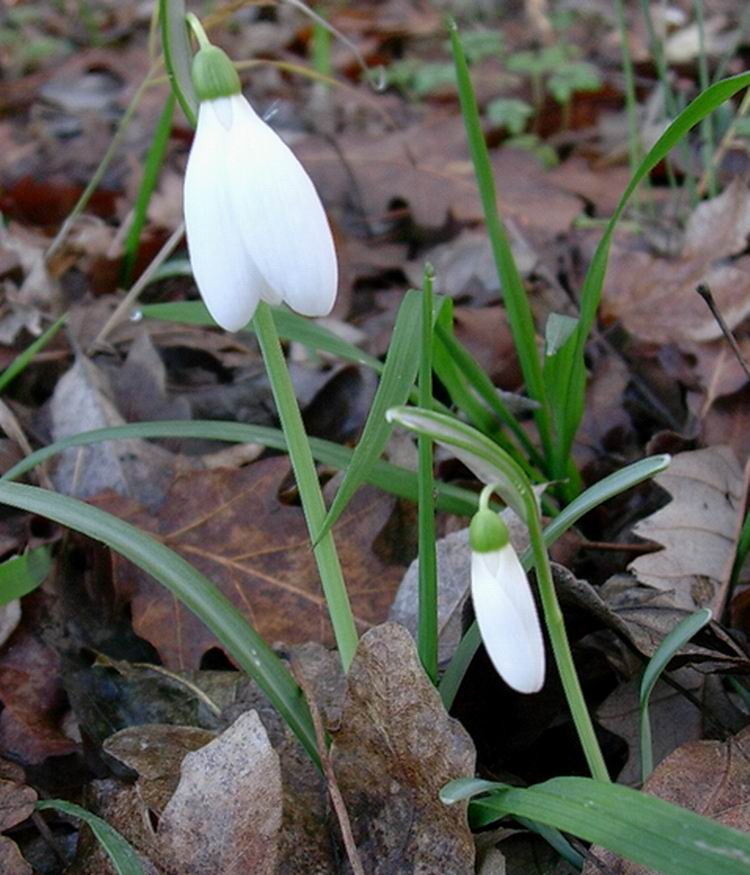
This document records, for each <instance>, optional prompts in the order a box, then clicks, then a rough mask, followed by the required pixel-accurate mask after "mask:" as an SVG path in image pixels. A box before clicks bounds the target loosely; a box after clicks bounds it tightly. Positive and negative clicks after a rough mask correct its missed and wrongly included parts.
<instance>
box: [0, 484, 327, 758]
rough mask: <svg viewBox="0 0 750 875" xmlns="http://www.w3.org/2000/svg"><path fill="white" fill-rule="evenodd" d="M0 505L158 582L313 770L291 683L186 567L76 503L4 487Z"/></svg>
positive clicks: (308, 729) (309, 728)
mask: <svg viewBox="0 0 750 875" xmlns="http://www.w3.org/2000/svg"><path fill="white" fill-rule="evenodd" d="M0 504H7V505H10V506H11V507H17V508H19V509H21V510H25V511H28V512H29V513H35V514H39V516H43V517H47V518H48V519H51V520H54V521H55V522H56V523H59V524H60V525H62V526H67V527H68V528H70V529H73V530H74V531H76V532H81V533H82V534H84V535H87V536H88V537H89V538H94V540H96V541H101V542H102V543H104V544H106V545H107V546H108V547H110V548H111V549H112V550H115V551H117V552H118V553H120V554H121V555H122V556H124V557H125V558H126V559H129V560H130V561H131V562H133V563H134V564H135V565H137V566H138V567H139V568H142V569H143V570H144V571H146V572H147V573H148V574H150V575H151V576H152V577H153V578H155V579H156V580H158V581H159V583H161V584H162V585H163V586H165V587H166V588H167V589H168V590H169V591H170V592H171V593H172V594H173V595H174V596H175V598H177V599H179V600H180V601H181V602H182V603H183V604H184V605H185V607H187V608H188V610H190V611H192V612H193V613H194V614H195V615H196V617H198V618H199V619H200V620H202V621H203V622H204V623H205V625H206V626H207V627H208V628H209V629H210V630H211V631H212V632H213V634H214V635H215V636H216V637H217V639H218V640H219V641H221V643H222V644H223V645H224V647H225V648H226V649H227V652H228V653H229V654H230V655H231V656H232V657H233V658H234V659H235V660H236V661H237V663H238V664H239V665H240V666H241V668H242V669H243V670H244V671H246V672H247V673H248V674H249V675H250V677H252V678H253V679H254V680H255V681H256V682H257V683H258V686H259V687H260V688H261V689H262V690H263V692H264V693H265V694H266V695H267V696H268V698H269V700H270V701H271V702H272V704H273V705H274V706H275V707H276V709H277V710H278V711H279V713H280V714H281V716H282V717H283V718H284V719H285V720H286V722H287V723H288V724H289V726H290V727H291V729H292V730H293V732H294V733H295V735H296V736H297V738H298V739H299V740H300V742H301V743H302V745H303V746H304V748H305V750H306V751H307V753H308V754H309V756H310V757H311V759H312V760H313V762H315V763H316V764H318V765H319V756H318V748H317V743H316V740H315V730H314V728H313V724H312V718H311V717H310V712H309V710H308V707H307V704H306V702H305V699H304V696H303V695H302V693H301V691H300V689H299V687H298V686H297V683H296V682H295V681H294V679H293V678H292V676H291V675H290V674H289V672H288V671H287V670H286V668H285V667H284V665H283V663H282V662H281V660H280V659H279V658H278V656H276V654H275V653H274V652H273V650H271V648H270V647H269V646H268V644H266V642H265V641H264V640H263V639H262V638H261V637H260V635H258V633H257V632H256V631H255V629H253V627H252V626H251V625H250V624H249V623H248V622H247V620H245V618H244V617H243V616H242V614H240V612H239V611H238V610H237V609H236V608H235V607H234V605H233V604H232V603H231V602H230V601H229V600H228V599H227V598H226V597H225V596H224V595H223V594H222V593H221V592H220V591H219V590H218V589H217V588H216V587H215V586H214V585H213V584H212V583H211V581H210V580H208V579H207V578H206V577H204V576H203V575H202V574H201V573H200V572H199V571H197V570H196V569H195V568H193V566H192V565H190V563H188V562H186V561H185V560H184V559H183V558H182V557H181V556H179V555H178V554H177V553H175V552H174V551H173V550H170V549H169V547H166V546H165V545H164V544H161V543H159V542H158V541H157V540H155V539H154V538H152V537H151V536H149V535H146V534H144V533H143V532H142V531H141V530H140V529H137V528H136V527H135V526H132V525H130V524H129V523H126V522H124V521H123V520H120V519H117V517H114V516H112V515H111V514H108V513H105V512H104V511H103V510H100V509H99V508H96V507H92V506H91V505H88V504H86V503H85V502H83V501H79V500H78V499H76V498H69V497H67V496H65V495H58V494H57V493H55V492H50V491H48V490H46V489H39V488H38V487H36V486H22V485H20V484H18V483H8V482H7V481H4V482H1V483H0Z"/></svg>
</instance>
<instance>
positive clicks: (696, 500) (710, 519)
mask: <svg viewBox="0 0 750 875" xmlns="http://www.w3.org/2000/svg"><path fill="white" fill-rule="evenodd" d="M654 482H655V483H657V484H658V485H659V486H661V487H662V488H663V489H666V491H667V492H668V493H669V494H670V495H671V496H672V500H671V501H670V503H669V504H667V505H666V507H663V508H662V509H661V510H658V511H656V513H653V514H651V515H650V516H648V517H646V519H643V520H641V521H640V522H639V523H637V524H636V525H635V526H634V528H633V531H634V532H635V534H637V535H639V536H640V537H642V538H644V539H646V540H650V541H656V542H657V543H659V544H663V545H664V549H663V550H659V551H658V552H656V553H648V554H647V555H645V556H639V557H638V558H637V559H635V560H634V561H633V562H631V563H630V565H629V566H628V570H629V571H631V572H632V573H633V574H634V575H635V576H636V577H637V578H638V580H640V581H641V583H644V584H646V585H647V586H653V587H656V588H657V589H661V590H669V591H672V592H673V593H674V596H673V598H674V604H675V606H676V607H680V608H687V609H690V610H692V609H693V608H700V607H710V608H712V610H713V611H714V613H715V614H716V615H717V616H718V615H719V614H720V613H721V609H722V606H723V601H724V598H725V594H726V587H727V585H728V581H729V575H730V573H731V571H732V563H733V562H734V554H735V548H736V543H737V541H736V539H737V534H738V532H739V527H740V525H741V524H742V513H743V510H744V501H745V494H746V486H745V484H744V478H743V474H742V469H741V468H740V467H739V465H738V464H737V460H736V458H735V456H734V454H733V453H732V451H731V450H729V449H728V448H727V447H709V448H708V449H705V450H696V451H694V452H688V453H680V454H678V455H677V456H675V457H674V458H673V459H672V462H671V464H670V466H669V468H668V469H667V470H666V471H663V472H662V473H661V474H658V475H657V476H656V477H655V478H654Z"/></svg>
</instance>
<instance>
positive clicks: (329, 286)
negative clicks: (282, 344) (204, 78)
mask: <svg viewBox="0 0 750 875" xmlns="http://www.w3.org/2000/svg"><path fill="white" fill-rule="evenodd" d="M231 100H233V101H234V106H233V109H234V119H233V127H232V137H231V142H230V147H229V156H228V168H229V170H228V173H229V179H230V186H229V196H230V199H231V202H232V207H233V213H234V215H235V217H236V218H237V220H238V222H239V224H240V227H241V230H242V236H243V240H244V242H245V245H246V246H247V247H248V252H249V254H250V256H251V258H252V260H253V261H254V262H255V264H256V265H257V267H258V269H259V270H260V272H261V273H262V274H263V276H264V277H265V279H266V281H267V283H268V285H269V286H270V287H271V288H272V289H273V290H274V291H276V292H277V293H278V294H280V295H281V296H282V297H283V299H284V300H285V301H286V302H287V304H289V306H290V307H291V308H292V309H294V310H296V311H297V312H298V313H302V314H303V315H305V316H325V315H327V314H328V313H330V311H331V309H332V308H333V304H334V302H335V299H336V288H337V285H338V266H337V263H336V251H335V249H334V245H333V237H332V235H331V229H330V227H329V225H328V220H327V219H326V215H325V212H324V210H323V206H322V204H321V203H320V198H319V197H318V193H317V192H316V191H315V187H314V185H313V184H312V181H311V180H310V177H309V176H308V175H307V173H306V172H305V170H304V168H303V167H302V165H301V164H300V163H299V161H298V160H297V159H296V158H295V156H294V154H293V153H292V151H291V150H290V149H289V147H288V146H287V145H286V144H285V143H284V142H283V141H282V140H281V139H280V137H279V136H278V135H277V134H276V133H274V131H272V130H271V128H269V127H268V125H267V124H266V123H265V122H263V121H262V120H261V119H260V118H259V117H258V116H257V114H256V113H255V111H254V110H253V109H252V107H251V106H250V104H249V103H248V102H247V101H246V100H245V99H244V97H242V96H241V95H237V96H235V97H233V98H231Z"/></svg>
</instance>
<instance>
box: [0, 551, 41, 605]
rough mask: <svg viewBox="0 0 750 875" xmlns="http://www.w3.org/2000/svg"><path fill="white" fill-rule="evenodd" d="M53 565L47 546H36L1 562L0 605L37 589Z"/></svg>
mask: <svg viewBox="0 0 750 875" xmlns="http://www.w3.org/2000/svg"><path fill="white" fill-rule="evenodd" d="M51 567H52V560H51V559H50V556H49V550H48V549H47V548H46V547H36V548H35V549H34V550H29V551H27V552H26V553H23V554H21V555H20V556H14V557H13V558H12V559H7V560H6V561H5V562H3V563H0V605H7V604H8V602H12V601H13V600H14V599H20V598H21V597H22V596H25V595H28V593H30V592H32V591H33V590H35V589H36V588H37V587H38V586H39V584H40V583H43V582H44V580H45V578H46V577H47V575H48V574H49V570H50V568H51Z"/></svg>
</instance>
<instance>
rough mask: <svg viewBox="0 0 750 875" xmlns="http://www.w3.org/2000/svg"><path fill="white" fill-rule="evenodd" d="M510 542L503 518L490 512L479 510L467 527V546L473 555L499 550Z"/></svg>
mask: <svg viewBox="0 0 750 875" xmlns="http://www.w3.org/2000/svg"><path fill="white" fill-rule="evenodd" d="M509 541H510V535H509V534H508V527H507V526H506V525H505V522H504V520H503V518H502V517H501V516H500V515H499V514H496V513H495V512H494V511H492V510H479V511H477V513H476V514H475V515H474V518H473V519H472V521H471V525H470V526H469V544H470V545H471V549H472V550H473V551H474V552H475V553H491V552H493V551H494V550H501V549H502V548H503V547H505V545H506V544H507V543H508V542H509Z"/></svg>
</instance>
